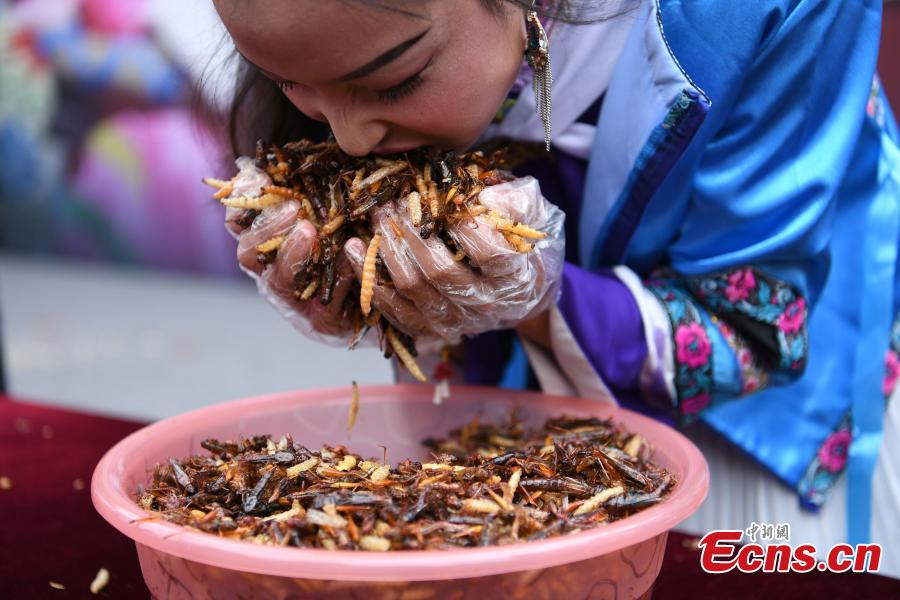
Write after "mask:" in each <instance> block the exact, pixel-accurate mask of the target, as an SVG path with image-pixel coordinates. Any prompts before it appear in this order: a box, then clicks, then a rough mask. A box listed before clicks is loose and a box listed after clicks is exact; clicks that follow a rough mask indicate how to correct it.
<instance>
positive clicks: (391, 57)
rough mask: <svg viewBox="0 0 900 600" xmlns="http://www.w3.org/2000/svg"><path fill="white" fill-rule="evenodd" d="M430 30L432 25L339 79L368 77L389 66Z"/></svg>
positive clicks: (350, 79) (351, 79) (349, 79)
mask: <svg viewBox="0 0 900 600" xmlns="http://www.w3.org/2000/svg"><path fill="white" fill-rule="evenodd" d="M429 31H431V27H429V28H428V29H426V30H425V31H423V32H422V33H420V34H418V35H415V36H413V37H411V38H409V39H408V40H406V41H405V42H400V43H399V44H397V45H396V46H394V47H393V48H391V49H390V50H388V51H387V52H385V53H383V54H381V55H380V56H378V57H377V58H375V59H374V60H371V61H369V62H367V63H366V64H364V65H363V66H361V67H360V68H358V69H356V70H354V71H351V72H349V73H347V74H346V75H344V76H343V77H341V78H339V79H338V81H353V80H354V79H361V78H363V77H366V76H367V75H371V74H372V73H374V72H375V71H377V70H378V69H380V68H381V67H384V66H387V65H389V64H390V63H392V62H394V61H395V60H397V59H398V58H400V56H402V55H403V53H404V52H406V51H407V50H409V49H410V48H412V47H413V46H415V45H416V44H417V43H418V42H419V40H421V39H422V38H423V37H425V34H427V33H428V32H429Z"/></svg>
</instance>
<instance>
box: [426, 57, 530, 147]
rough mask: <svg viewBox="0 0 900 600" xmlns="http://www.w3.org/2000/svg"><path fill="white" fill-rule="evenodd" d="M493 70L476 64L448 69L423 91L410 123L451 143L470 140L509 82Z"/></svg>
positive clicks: (488, 119) (503, 95)
mask: <svg viewBox="0 0 900 600" xmlns="http://www.w3.org/2000/svg"><path fill="white" fill-rule="evenodd" d="M474 60H477V58H474ZM496 66H499V65H496ZM507 70H508V69H507ZM496 73H497V71H496V70H493V71H492V69H491V66H486V65H478V64H476V66H475V67H474V68H472V69H464V68H462V67H457V66H454V67H453V68H452V69H449V70H448V71H447V72H446V73H445V74H443V76H442V77H441V81H440V84H438V85H434V86H433V87H432V88H431V89H429V91H428V92H427V94H423V96H422V98H421V101H420V102H418V104H419V106H418V107H417V111H416V113H415V117H414V121H415V123H410V125H412V128H414V129H416V130H418V131H420V132H422V133H425V134H427V135H429V137H435V138H440V139H442V140H447V142H448V143H452V145H453V147H462V146H465V145H468V144H471V143H472V142H474V141H475V139H477V138H478V137H479V136H481V134H482V133H484V130H485V129H486V128H487V126H488V125H490V123H491V120H492V119H493V118H494V115H495V114H496V112H497V110H498V109H499V108H500V106H501V104H502V103H503V100H504V99H505V98H506V95H507V93H508V91H509V88H510V86H511V85H512V81H509V82H507V81H505V80H504V79H503V78H498V77H496ZM514 79H515V72H514V73H513V76H512V80H514Z"/></svg>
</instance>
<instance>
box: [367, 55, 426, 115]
mask: <svg viewBox="0 0 900 600" xmlns="http://www.w3.org/2000/svg"><path fill="white" fill-rule="evenodd" d="M430 64H431V59H429V60H428V62H427V63H425V66H424V67H422V68H421V69H420V70H419V72H418V73H416V74H415V75H412V76H411V77H407V78H406V79H404V80H403V81H401V82H400V83H398V84H397V85H395V86H393V87H390V88H388V89H386V90H382V91H380V92H378V101H379V102H383V103H384V104H394V103H395V102H398V101H400V100H402V99H403V98H405V97H407V96H409V95H410V94H412V93H413V92H415V91H416V90H417V89H418V88H419V86H421V85H422V83H423V82H424V78H423V77H422V74H423V73H424V72H425V70H426V69H427V68H428V66H429V65H430Z"/></svg>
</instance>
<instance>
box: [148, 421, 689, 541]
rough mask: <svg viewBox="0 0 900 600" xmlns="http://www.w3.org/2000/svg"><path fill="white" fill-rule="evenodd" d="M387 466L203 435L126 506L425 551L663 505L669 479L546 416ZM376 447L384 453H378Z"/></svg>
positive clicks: (265, 533) (629, 452) (193, 520)
mask: <svg viewBox="0 0 900 600" xmlns="http://www.w3.org/2000/svg"><path fill="white" fill-rule="evenodd" d="M423 444H424V445H425V446H426V447H428V448H429V449H431V452H432V459H431V460H430V461H426V462H418V461H413V460H410V459H405V460H402V461H400V462H399V463H398V464H397V465H396V466H391V465H390V464H387V461H386V458H382V460H378V459H375V458H370V459H363V457H362V456H360V455H358V454H353V453H351V452H350V451H349V450H347V448H345V447H344V446H325V447H322V448H321V449H319V450H311V449H309V448H306V447H305V446H303V445H302V444H300V443H298V442H296V441H294V440H293V439H292V438H291V437H290V436H283V437H282V438H281V439H280V440H278V441H275V440H274V439H272V438H271V437H269V436H255V437H252V438H249V439H242V440H237V441H219V440H216V439H206V440H204V441H203V442H201V446H202V447H203V448H205V449H206V450H208V451H209V453H210V454H209V455H207V456H192V457H189V458H185V459H182V460H177V459H174V458H173V459H170V460H169V462H167V463H163V464H158V465H157V466H156V468H155V470H154V472H153V477H152V480H151V481H150V482H149V483H148V485H147V486H146V487H143V486H142V487H141V488H140V489H139V490H138V498H137V501H138V503H139V504H140V505H141V506H142V507H143V508H144V509H145V510H147V511H149V512H151V515H152V516H151V517H150V518H151V519H152V518H163V519H166V520H168V521H172V522H175V523H178V524H181V525H186V526H189V527H192V528H195V529H199V530H201V531H206V532H209V533H214V534H217V535H219V536H222V537H228V538H233V539H243V540H251V541H253V542H256V543H263V544H273V545H281V546H300V547H312V548H325V549H329V550H338V549H341V550H370V551H386V550H414V549H418V550H431V549H442V548H454V547H473V546H486V545H495V544H509V543H514V542H518V541H529V540H539V539H542V538H546V537H552V536H558V535H563V534H567V533H574V532H577V531H581V530H585V529H590V528H592V527H596V526H598V525H600V524H603V523H608V522H612V521H616V520H619V519H622V518H625V517H628V516H629V515H632V514H634V513H636V512H639V511H641V510H644V509H646V508H648V507H650V506H653V505H655V504H656V503H658V502H660V501H662V500H664V499H665V497H666V496H667V495H668V494H669V493H670V492H671V490H672V489H673V487H674V486H675V485H676V481H675V478H674V477H673V476H672V474H671V473H669V472H668V471H666V470H665V469H664V468H662V467H660V466H658V465H655V464H653V463H652V462H651V461H650V456H651V454H652V448H651V447H650V445H649V443H648V442H647V440H645V439H644V438H643V437H642V436H640V435H638V434H634V433H630V432H628V431H626V430H624V429H623V428H622V427H621V426H619V425H617V424H616V423H614V422H612V421H609V420H601V419H596V418H570V417H565V416H563V417H559V418H556V419H550V420H548V421H546V422H545V423H544V425H543V427H540V428H535V429H531V430H527V429H526V428H525V427H523V426H522V424H521V422H520V421H519V420H518V419H517V418H516V415H515V414H513V415H511V416H510V418H509V419H508V421H507V422H506V423H500V424H497V423H482V422H480V421H479V420H478V419H475V420H473V421H471V422H470V423H469V424H467V425H465V426H463V427H460V428H458V429H455V430H453V431H451V432H450V435H449V436H448V437H446V438H442V439H428V440H425V441H424V442H423ZM385 452H386V451H385Z"/></svg>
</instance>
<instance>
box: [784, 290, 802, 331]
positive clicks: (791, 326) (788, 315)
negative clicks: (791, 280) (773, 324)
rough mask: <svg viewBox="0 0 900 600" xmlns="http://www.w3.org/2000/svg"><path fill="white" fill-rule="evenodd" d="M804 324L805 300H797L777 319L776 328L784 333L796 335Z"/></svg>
mask: <svg viewBox="0 0 900 600" xmlns="http://www.w3.org/2000/svg"><path fill="white" fill-rule="evenodd" d="M805 322H806V300H804V299H803V298H797V300H796V301H795V302H791V303H790V304H788V305H787V308H785V309H784V312H783V313H781V316H780V317H778V328H779V329H781V331H783V332H785V333H797V332H798V331H800V329H801V328H802V327H803V324H804V323H805Z"/></svg>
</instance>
